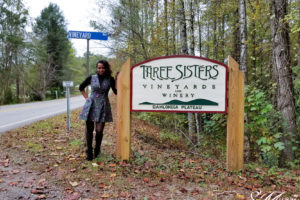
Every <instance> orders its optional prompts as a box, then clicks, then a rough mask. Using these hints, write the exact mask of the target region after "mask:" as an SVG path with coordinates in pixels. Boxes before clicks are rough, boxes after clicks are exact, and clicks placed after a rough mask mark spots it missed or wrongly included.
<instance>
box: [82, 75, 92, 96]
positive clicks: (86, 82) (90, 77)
mask: <svg viewBox="0 0 300 200" xmlns="http://www.w3.org/2000/svg"><path fill="white" fill-rule="evenodd" d="M91 79H92V76H89V77H87V78H86V79H85V80H84V81H83V82H82V83H81V84H80V86H79V90H80V92H81V94H82V96H83V97H84V98H85V99H87V98H89V97H88V95H87V93H86V92H85V91H84V89H85V88H86V87H87V86H88V85H90V84H91Z"/></svg>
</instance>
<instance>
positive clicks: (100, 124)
mask: <svg viewBox="0 0 300 200" xmlns="http://www.w3.org/2000/svg"><path fill="white" fill-rule="evenodd" d="M104 126H105V122H98V123H96V144H95V150H94V156H95V158H97V156H98V155H99V154H100V151H101V150H100V149H101V143H102V138H103V129H104Z"/></svg>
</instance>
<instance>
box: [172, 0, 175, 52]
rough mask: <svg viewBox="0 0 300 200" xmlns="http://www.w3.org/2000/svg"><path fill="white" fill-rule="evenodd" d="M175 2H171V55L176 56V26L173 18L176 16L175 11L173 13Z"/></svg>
mask: <svg viewBox="0 0 300 200" xmlns="http://www.w3.org/2000/svg"><path fill="white" fill-rule="evenodd" d="M175 4H176V2H175V0H173V2H172V45H173V48H172V49H173V55H175V54H176V24H175V16H176V11H175Z"/></svg>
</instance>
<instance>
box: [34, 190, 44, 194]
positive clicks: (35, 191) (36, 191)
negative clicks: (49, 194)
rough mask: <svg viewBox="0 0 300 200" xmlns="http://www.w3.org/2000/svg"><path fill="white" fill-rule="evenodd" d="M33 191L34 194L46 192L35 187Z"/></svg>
mask: <svg viewBox="0 0 300 200" xmlns="http://www.w3.org/2000/svg"><path fill="white" fill-rule="evenodd" d="M31 193H32V194H44V193H45V192H44V191H42V190H37V189H33V190H31Z"/></svg>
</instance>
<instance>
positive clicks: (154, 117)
mask: <svg viewBox="0 0 300 200" xmlns="http://www.w3.org/2000/svg"><path fill="white" fill-rule="evenodd" d="M137 117H138V119H142V120H145V121H147V122H150V123H153V124H155V125H157V126H159V127H161V128H163V129H167V130H172V131H174V132H176V131H177V130H184V129H185V128H186V127H187V119H186V114H175V113H163V112H162V113H159V112H141V113H138V114H137Z"/></svg>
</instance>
